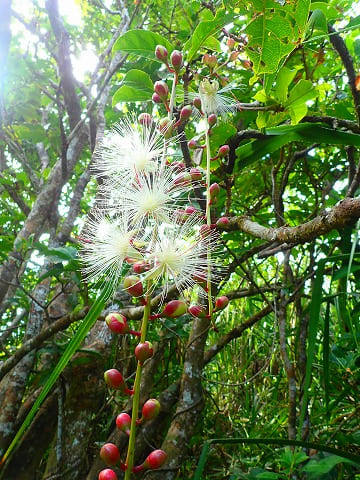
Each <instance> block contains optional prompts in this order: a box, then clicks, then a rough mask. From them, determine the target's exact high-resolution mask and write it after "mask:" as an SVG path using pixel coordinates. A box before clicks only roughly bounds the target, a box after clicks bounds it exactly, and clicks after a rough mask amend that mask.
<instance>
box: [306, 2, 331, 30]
mask: <svg viewBox="0 0 360 480" xmlns="http://www.w3.org/2000/svg"><path fill="white" fill-rule="evenodd" d="M307 28H308V31H309V33H310V35H311V34H312V32H313V31H314V30H318V31H320V32H322V33H326V34H327V33H328V28H327V21H326V16H325V14H324V12H323V11H322V10H321V9H320V8H316V9H315V10H314V11H313V12H312V14H311V16H310V18H309V22H308V26H307Z"/></svg>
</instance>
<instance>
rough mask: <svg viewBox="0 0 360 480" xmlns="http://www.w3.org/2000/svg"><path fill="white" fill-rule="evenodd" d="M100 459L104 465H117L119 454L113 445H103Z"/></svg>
mask: <svg viewBox="0 0 360 480" xmlns="http://www.w3.org/2000/svg"><path fill="white" fill-rule="evenodd" d="M100 458H101V459H102V460H103V461H104V462H105V463H106V465H117V464H118V463H119V461H120V452H119V449H118V448H117V446H116V445H114V444H113V443H105V445H103V446H102V447H101V450H100Z"/></svg>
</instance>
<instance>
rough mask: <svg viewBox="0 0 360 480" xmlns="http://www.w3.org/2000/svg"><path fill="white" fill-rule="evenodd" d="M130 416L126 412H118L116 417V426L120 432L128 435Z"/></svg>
mask: <svg viewBox="0 0 360 480" xmlns="http://www.w3.org/2000/svg"><path fill="white" fill-rule="evenodd" d="M130 425H131V417H130V415H128V414H127V413H120V414H119V415H118V416H117V417H116V426H117V428H118V429H119V430H121V431H122V432H125V433H126V434H127V435H130Z"/></svg>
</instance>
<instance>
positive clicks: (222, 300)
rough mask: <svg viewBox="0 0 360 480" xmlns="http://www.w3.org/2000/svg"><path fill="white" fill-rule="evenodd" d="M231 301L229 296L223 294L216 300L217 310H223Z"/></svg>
mask: <svg viewBox="0 0 360 480" xmlns="http://www.w3.org/2000/svg"><path fill="white" fill-rule="evenodd" d="M228 303H229V299H228V297H227V296H225V295H222V296H221V297H219V298H217V299H216V300H215V310H223V309H224V308H225V307H226V306H227V305H228Z"/></svg>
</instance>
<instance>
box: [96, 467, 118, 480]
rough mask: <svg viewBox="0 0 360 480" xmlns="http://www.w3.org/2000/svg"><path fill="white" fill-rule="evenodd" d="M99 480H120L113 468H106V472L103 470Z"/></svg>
mask: <svg viewBox="0 0 360 480" xmlns="http://www.w3.org/2000/svg"><path fill="white" fill-rule="evenodd" d="M98 480H118V477H117V476H116V473H115V472H114V470H111V468H106V469H105V470H101V472H100V473H99V476H98Z"/></svg>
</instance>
